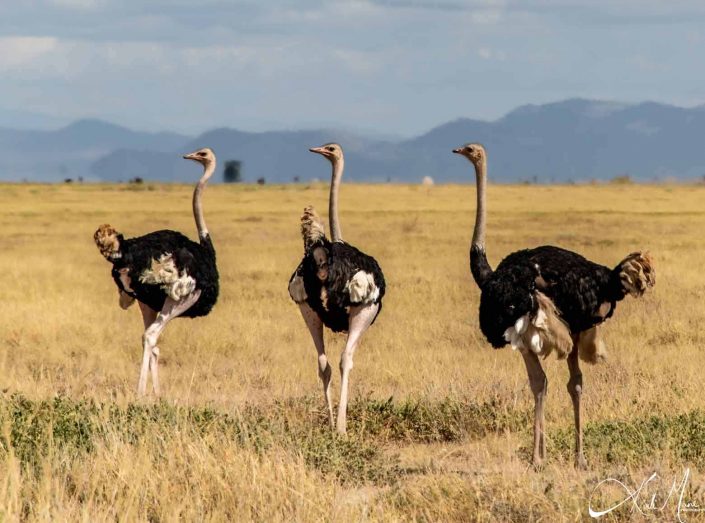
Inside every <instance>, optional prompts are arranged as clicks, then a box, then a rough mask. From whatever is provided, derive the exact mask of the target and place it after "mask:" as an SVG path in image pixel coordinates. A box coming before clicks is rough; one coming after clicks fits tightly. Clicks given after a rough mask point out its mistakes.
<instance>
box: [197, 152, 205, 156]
mask: <svg viewBox="0 0 705 523" xmlns="http://www.w3.org/2000/svg"><path fill="white" fill-rule="evenodd" d="M205 155H206V153H198V156H205Z"/></svg>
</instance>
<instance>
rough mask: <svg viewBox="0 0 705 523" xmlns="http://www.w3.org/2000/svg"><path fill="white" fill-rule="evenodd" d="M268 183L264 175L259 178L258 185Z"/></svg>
mask: <svg viewBox="0 0 705 523" xmlns="http://www.w3.org/2000/svg"><path fill="white" fill-rule="evenodd" d="M265 183H267V180H265V179H264V176H263V177H262V178H257V185H264V184H265Z"/></svg>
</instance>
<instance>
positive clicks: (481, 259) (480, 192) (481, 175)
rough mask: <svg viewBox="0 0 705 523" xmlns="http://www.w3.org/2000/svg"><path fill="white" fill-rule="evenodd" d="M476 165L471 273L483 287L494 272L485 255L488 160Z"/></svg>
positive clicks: (483, 159) (482, 160)
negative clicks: (475, 199)
mask: <svg viewBox="0 0 705 523" xmlns="http://www.w3.org/2000/svg"><path fill="white" fill-rule="evenodd" d="M473 163H474V162H473ZM474 165H475V175H476V178H477V209H476V214H475V230H474V231H473V233H472V245H471V246H470V271H471V272H472V276H473V278H474V279H475V282H476V283H477V285H478V286H479V287H482V286H483V285H484V284H485V282H486V281H487V279H488V278H489V277H490V276H492V272H493V271H492V267H490V264H489V262H488V261H487V254H486V253H485V216H486V209H485V198H486V196H485V191H486V184H487V160H486V159H485V158H484V157H483V158H482V159H481V160H480V161H479V162H478V163H475V164H474Z"/></svg>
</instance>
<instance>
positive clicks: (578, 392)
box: [566, 371, 583, 399]
mask: <svg viewBox="0 0 705 523" xmlns="http://www.w3.org/2000/svg"><path fill="white" fill-rule="evenodd" d="M566 387H567V389H568V394H570V397H571V398H573V399H575V398H578V399H579V398H580V396H582V394H583V373H582V372H580V371H578V372H577V373H576V374H572V375H571V376H570V379H569V380H568V383H567V386H566Z"/></svg>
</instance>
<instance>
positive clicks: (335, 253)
mask: <svg viewBox="0 0 705 523" xmlns="http://www.w3.org/2000/svg"><path fill="white" fill-rule="evenodd" d="M310 151H311V152H313V153H317V154H320V155H322V156H323V157H325V158H327V159H328V160H329V161H330V162H331V164H332V166H333V174H332V178H331V184H330V200H329V207H328V218H329V220H330V234H331V239H330V240H328V239H327V238H326V236H325V228H324V225H323V222H322V221H321V218H320V217H319V216H318V214H317V213H316V211H315V210H314V208H313V207H310V206H309V207H306V208H305V209H304V213H303V216H302V217H301V234H302V236H303V240H304V250H305V253H304V258H303V260H302V261H301V263H300V264H299V266H298V267H297V268H296V271H295V272H294V274H293V275H292V276H291V279H290V280H289V295H290V296H291V298H292V299H293V300H294V301H295V302H296V303H297V304H298V306H299V308H300V310H301V314H302V316H303V318H304V321H305V322H306V325H307V326H308V330H309V331H310V332H311V337H312V338H313V343H314V345H315V346H316V351H318V376H319V377H320V378H321V381H322V382H323V395H324V397H325V401H326V406H327V407H328V416H329V421H330V425H331V428H335V429H336V430H337V432H338V433H340V434H345V431H346V414H347V406H348V380H349V377H350V370H351V369H352V367H353V354H354V353H355V349H356V348H357V346H358V343H359V342H360V338H361V337H362V335H363V333H364V332H365V331H366V330H367V329H368V328H369V327H370V325H372V323H374V321H375V319H376V318H377V315H378V314H379V313H380V311H381V310H382V297H383V296H384V289H385V283H384V275H383V274H382V269H380V267H379V265H378V264H377V261H376V260H375V259H374V258H372V257H371V256H368V255H366V254H364V253H363V252H360V251H359V250H358V249H356V248H355V247H353V246H352V245H350V244H348V243H346V242H344V241H343V236H342V233H341V232H340V220H339V219H338V190H339V188H340V180H341V178H342V176H343V164H344V160H343V149H342V148H341V147H340V145H338V144H335V143H329V144H325V145H322V146H321V147H314V148H312V149H310ZM323 325H325V326H326V327H328V328H329V329H331V330H332V331H333V332H345V331H347V332H348V337H347V341H346V344H345V349H344V350H343V353H342V355H341V358H340V375H341V383H340V404H339V406H338V419H337V422H336V424H335V427H334V425H333V405H332V403H331V398H330V380H331V367H330V364H329V363H328V357H327V356H326V351H325V347H324V344H323Z"/></svg>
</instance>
